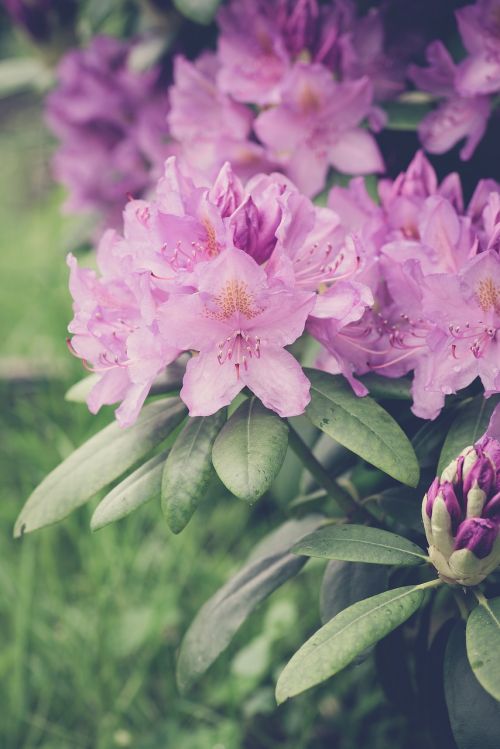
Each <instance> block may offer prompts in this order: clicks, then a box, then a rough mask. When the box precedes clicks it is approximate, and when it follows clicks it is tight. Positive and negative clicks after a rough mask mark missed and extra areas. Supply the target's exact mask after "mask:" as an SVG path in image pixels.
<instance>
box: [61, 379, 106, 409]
mask: <svg viewBox="0 0 500 749" xmlns="http://www.w3.org/2000/svg"><path fill="white" fill-rule="evenodd" d="M100 379H101V378H100V376H99V375H98V374H91V375H87V377H84V378H83V380H78V382H75V384H74V385H72V386H71V387H70V389H69V390H68V391H67V392H66V393H65V395H64V399H65V400H67V401H70V402H71V403H85V401H86V400H87V398H88V395H89V393H90V391H91V390H92V388H93V387H94V385H97V383H98V382H99V380H100Z"/></svg>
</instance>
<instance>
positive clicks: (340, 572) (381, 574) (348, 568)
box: [320, 560, 388, 624]
mask: <svg viewBox="0 0 500 749" xmlns="http://www.w3.org/2000/svg"><path fill="white" fill-rule="evenodd" d="M387 579H388V569H387V567H385V566H382V565H378V564H362V563H358V562H340V561H338V560H334V561H332V562H328V564H327V566H326V569H325V574H324V575H323V580H322V582H321V593H320V611H321V621H322V622H323V624H326V622H329V621H330V619H333V617H334V616H337V614H340V612H341V611H343V610H344V609H347V608H349V606H352V604H353V603H357V602H358V601H362V600H363V599H364V598H369V597H370V596H374V595H376V594H377V593H382V591H384V590H386V588H387Z"/></svg>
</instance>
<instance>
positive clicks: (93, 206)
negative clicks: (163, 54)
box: [46, 36, 171, 226]
mask: <svg viewBox="0 0 500 749" xmlns="http://www.w3.org/2000/svg"><path fill="white" fill-rule="evenodd" d="M132 49H133V46H132V45H131V44H129V43H127V42H123V41H120V40H118V39H115V38H112V37H105V36H98V37H95V38H94V39H93V40H92V42H91V44H90V46H89V47H88V48H87V49H84V50H73V51H71V52H68V53H67V54H66V55H65V56H64V57H63V59H62V61H61V63H60V64H59V67H58V71H57V73H58V86H57V88H56V89H55V90H54V91H53V93H52V94H50V96H49V97H48V99H47V110H46V119H47V122H48V124H49V126H50V128H51V129H52V130H53V132H54V133H55V134H56V135H57V136H58V138H59V139H60V141H61V145H60V147H59V149H58V151H57V152H56V155H55V158H54V172H55V176H56V178H57V179H58V180H59V181H60V182H62V184H64V185H65V186H66V188H67V189H68V192H69V197H68V201H67V203H66V207H67V208H68V210H71V211H74V212H81V211H83V212H85V211H94V212H97V213H98V214H100V215H101V216H102V217H103V219H104V223H105V225H107V226H116V225H118V224H119V221H120V215H121V210H122V208H123V205H124V203H125V202H126V200H127V195H133V196H134V197H141V196H143V195H144V194H145V192H146V190H147V189H149V188H150V187H151V186H152V185H153V184H154V182H155V180H156V179H157V178H158V177H159V175H160V173H161V165H162V164H163V162H164V160H165V158H166V157H167V155H169V153H170V152H171V146H170V145H169V144H168V143H167V140H168V130H167V126H166V122H165V117H166V114H167V98H166V95H165V93H164V92H163V91H162V90H161V87H160V82H159V74H160V71H159V69H158V68H154V69H151V70H149V71H146V72H142V73H139V72H135V71H134V70H132V69H131V67H130V63H129V60H130V53H131V51H132Z"/></svg>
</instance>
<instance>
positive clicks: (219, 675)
mask: <svg viewBox="0 0 500 749" xmlns="http://www.w3.org/2000/svg"><path fill="white" fill-rule="evenodd" d="M69 4H71V3H69ZM153 5H154V4H153ZM401 5H403V3H401ZM404 5H405V6H406V5H407V4H406V3H404ZM415 5H418V4H417V3H416V4H415ZM429 5H430V4H429ZM438 5H439V3H438ZM444 5H447V4H446V3H443V6H444ZM448 5H449V4H448ZM455 5H457V4H455ZM150 9H151V8H150ZM447 12H448V16H447V17H448V19H449V18H450V17H451V16H450V7H448V8H447ZM436 13H437V11H436ZM138 14H139V10H138V4H137V3H134V2H128V1H126V0H120V1H119V0H115V2H110V0H95V1H94V2H87V3H85V12H84V13H81V14H80V15H81V18H82V19H83V21H82V22H83V24H84V30H85V29H86V32H85V33H87V35H89V34H91V33H94V32H95V31H96V30H97V31H99V32H102V33H110V34H114V35H118V36H120V35H122V34H125V33H127V29H128V28H129V27H130V28H132V27H133V25H134V24H136V23H137V19H138ZM445 21H446V19H445ZM445 21H443V23H444V22H445ZM437 22H438V20H437V16H436V23H437ZM180 23H182V24H184V25H183V29H182V32H181V33H182V34H184V37H185V45H186V47H187V48H188V51H189V50H190V51H191V52H192V54H194V53H195V52H196V50H197V49H199V47H200V45H202V44H203V43H207V40H208V43H210V40H211V39H212V38H213V36H214V31H213V28H212V27H211V26H199V25H198V24H196V23H194V22H186V21H182V22H180ZM85 24H87V26H85ZM32 42H33V39H30V37H29V34H27V33H23V30H22V29H19V28H18V27H14V25H13V24H12V22H11V19H10V17H9V16H8V14H7V12H6V11H5V9H4V8H1V9H0V57H1V58H2V59H1V64H0V196H1V197H0V279H1V293H0V442H1V451H0V487H1V490H0V498H1V501H0V532H1V536H2V537H1V542H0V548H1V551H0V554H1V563H0V640H1V642H2V643H3V647H2V648H1V651H0V704H1V705H2V708H1V710H0V747H2V749H34V748H35V747H40V748H43V749H70V748H71V749H113V748H114V747H133V749H163V748H164V747H168V749H268V748H269V749H273V748H274V747H287V749H326V748H327V747H328V749H330V748H333V747H335V748H338V749H355V748H356V749H357V748H358V747H362V746H363V747H369V749H390V748H391V747H394V748H401V747H405V748H406V747H408V749H411V747H413V746H416V739H415V738H414V736H415V731H414V730H413V729H414V726H412V717H411V716H408V715H407V716H403V715H402V714H400V713H399V712H398V710H397V708H395V707H394V705H391V704H390V703H389V701H388V699H387V698H386V696H385V695H384V693H383V691H382V689H381V687H379V686H377V681H376V673H375V669H376V665H375V661H374V660H373V659H368V660H366V661H364V662H363V663H361V664H359V665H358V666H356V667H354V668H351V669H349V670H348V671H346V672H344V673H343V674H341V675H340V676H339V677H337V678H336V679H335V680H334V681H333V682H330V683H327V685H325V686H323V687H321V688H319V689H315V690H313V692H311V693H309V694H306V695H304V696H303V697H301V698H299V699H296V700H294V701H292V702H291V703H287V704H285V705H283V706H282V707H280V708H279V709H277V708H276V706H275V701H274V683H275V678H276V674H277V672H279V670H280V669H281V667H282V665H283V664H284V663H285V662H286V660H287V659H288V657H289V656H290V654H291V653H292V652H293V650H294V649H296V648H297V647H298V646H299V645H300V644H301V642H303V640H304V639H305V637H306V636H307V635H308V634H309V633H310V632H312V631H313V630H314V629H315V628H316V627H317V625H318V620H319V614H318V590H319V584H320V579H321V573H322V571H323V568H324V565H323V564H322V563H321V562H319V561H318V563H317V564H316V563H314V562H312V563H311V564H309V565H307V567H306V568H305V569H304V570H303V572H302V573H301V574H300V575H299V576H298V577H297V578H296V579H295V580H293V581H292V582H290V583H288V584H287V585H286V586H285V587H284V588H283V589H282V590H281V591H280V592H279V593H278V594H277V595H275V596H273V598H272V600H271V601H270V602H269V603H268V604H266V605H264V606H263V607H262V608H261V609H260V610H259V611H258V612H257V613H256V614H255V615H254V616H253V617H252V618H251V619H250V621H249V622H248V623H247V624H245V626H244V627H243V628H242V630H241V632H240V633H239V634H238V636H237V637H236V639H235V642H234V643H233V644H232V645H231V647H230V649H229V650H228V651H227V653H226V654H224V655H223V656H222V657H221V658H220V659H219V661H218V663H217V664H216V666H215V667H214V668H213V669H212V670H211V671H210V672H209V673H208V674H207V675H206V676H205V678H204V679H203V680H202V682H201V684H200V685H199V686H198V687H197V688H195V689H194V690H193V691H192V692H191V693H189V694H188V695H187V696H181V695H179V693H178V691H177V688H176V685H175V657H176V651H177V649H178V646H179V643H180V640H181V638H182V635H183V633H184V632H185V631H186V629H187V627H188V625H189V623H190V621H191V620H192V618H193V616H194V614H195V612H196V611H197V610H198V609H199V608H200V606H201V605H202V604H203V603H204V601H206V600H207V598H209V597H210V596H211V595H212V594H213V593H214V592H215V591H216V590H217V589H218V588H219V587H220V585H221V584H222V583H223V582H224V581H225V580H226V579H227V578H228V576H229V575H230V574H231V573H232V572H234V571H235V570H236V569H238V567H239V565H240V564H241V562H242V560H244V559H245V557H246V556H247V554H248V553H249V552H250V551H251V549H252V547H253V545H254V544H255V543H256V541H257V540H258V539H260V538H262V535H263V534H264V533H265V531H266V529H267V528H272V527H273V526H275V525H276V524H277V523H278V522H279V520H280V519H281V518H282V512H281V511H280V509H279V507H278V506H277V503H273V504H271V502H268V503H267V504H266V502H265V501H264V502H262V503H260V504H259V505H258V506H257V507H256V508H254V509H253V510H252V511H251V512H250V510H249V509H248V508H247V506H246V505H245V504H244V503H242V502H238V501H237V500H234V499H233V500H230V499H227V498H224V499H222V500H221V501H220V502H219V503H215V501H213V502H212V501H211V502H209V503H205V505H204V506H203V507H202V509H201V511H200V512H198V513H197V515H196V516H195V517H194V519H193V521H192V522H191V523H190V525H189V527H188V528H187V530H186V531H185V532H184V533H183V534H182V535H180V536H178V537H177V536H174V535H173V534H172V533H170V532H169V530H168V529H167V527H166V525H165V523H164V521H163V518H162V516H161V512H160V508H159V505H155V504H151V503H150V504H148V505H146V506H145V507H144V508H143V509H142V510H141V512H139V513H137V514H134V515H132V516H131V517H129V518H127V519H125V520H123V521H121V522H120V523H118V524H116V525H112V526H109V527H107V528H105V529H103V530H101V531H99V532H98V533H96V534H92V533H91V532H90V530H89V525H88V521H89V518H90V516H91V514H92V509H93V506H95V503H94V505H92V506H88V507H83V508H82V509H80V510H79V511H78V512H76V513H75V514H73V515H72V516H71V517H70V518H68V519H66V520H65V521H64V522H63V523H61V524H60V525H58V526H55V527H53V528H48V529H44V530H42V531H40V532H38V533H36V534H34V535H33V536H27V537H26V538H24V539H23V540H22V541H14V540H13V539H12V527H13V524H14V520H15V518H16V516H17V514H18V512H19V510H20V508H21V506H22V504H23V502H24V501H25V499H26V497H27V496H28V495H29V494H30V492H31V491H32V489H33V488H34V487H35V485H36V484H37V483H39V482H40V480H41V479H42V478H43V477H44V476H45V475H46V474H47V472H48V471H50V470H51V469H52V468H53V467H54V466H55V465H56V464H57V463H59V462H60V461H61V459H63V458H64V457H65V456H67V455H68V454H69V453H70V452H71V451H72V450H73V449H74V448H75V447H76V446H77V445H79V444H81V443H82V442H83V441H84V440H85V439H86V438H88V437H89V436H90V435H91V434H93V433H94V432H96V431H97V430H98V428H100V427H102V426H103V425H104V424H106V423H108V422H109V421H110V420H111V419H112V411H111V409H107V410H106V409H105V410H104V412H103V413H101V414H99V416H98V417H95V416H92V415H90V414H89V413H88V411H87V408H86V406H85V405H82V404H75V403H69V402H68V401H66V400H65V399H64V395H65V393H66V391H67V390H68V388H69V387H70V386H71V385H72V384H73V383H74V382H76V381H77V380H79V379H81V377H82V376H83V372H82V368H81V364H80V362H79V361H77V360H76V359H74V358H73V357H71V356H70V355H69V354H68V351H67V348H66V344H65V338H66V335H67V332H66V328H67V324H68V321H69V320H70V318H71V303H70V297H69V293H68V290H67V275H68V274H67V267H66V264H65V255H66V253H67V252H68V250H72V251H77V252H80V253H85V252H86V251H87V250H86V247H85V237H86V236H87V234H86V232H87V233H88V226H84V225H82V222H81V219H76V218H74V217H70V216H67V215H63V214H61V211H60V207H61V203H62V200H63V198H64V195H63V191H62V189H61V188H59V187H58V186H56V185H55V183H54V182H53V180H52V178H51V168H50V161H51V154H52V151H53V148H54V142H53V140H52V138H51V136H50V135H49V133H48V131H47V130H46V128H45V126H44V124H43V100H44V95H45V93H46V91H47V90H48V89H49V88H50V85H51V75H52V74H51V72H50V67H49V65H48V62H49V61H50V60H53V59H54V58H55V57H57V55H58V53H59V51H60V50H58V49H57V48H56V47H55V46H50V45H49V46H47V45H45V44H41V45H38V46H37V47H35V46H34V45H33V43H32ZM67 42H68V38H67V39H66V40H65V43H67ZM380 142H381V145H382V148H383V150H384V156H385V157H386V160H387V163H388V165H389V168H390V170H391V172H392V173H393V174H396V173H397V172H398V171H399V170H400V169H402V168H404V167H405V166H406V164H407V162H408V160H409V158H410V157H411V155H412V154H413V152H414V151H415V149H416V148H417V139H416V136H415V134H414V133H406V132H405V133H398V134H395V133H391V134H387V133H384V134H382V136H381V138H380ZM498 150H499V145H498V138H495V137H494V134H493V133H492V134H491V135H490V134H489V135H488V137H487V138H485V139H484V140H483V142H482V144H481V146H480V147H479V148H478V150H477V153H476V155H475V157H474V159H473V160H472V161H471V162H468V164H467V165H466V167H465V169H462V174H463V176H464V178H465V181H466V187H467V180H468V178H469V177H468V175H477V174H478V173H480V174H481V176H484V177H486V176H492V177H493V176H496V177H497V178H498V176H499V165H500V158H499V156H500V155H499V153H498ZM434 163H435V164H436V165H437V167H438V169H439V170H440V171H441V172H442V173H444V172H447V171H449V170H450V169H451V168H453V167H456V166H460V162H459V161H458V159H457V154H456V153H455V151H453V152H451V153H450V154H448V155H446V156H445V157H440V158H438V159H435V160H434Z"/></svg>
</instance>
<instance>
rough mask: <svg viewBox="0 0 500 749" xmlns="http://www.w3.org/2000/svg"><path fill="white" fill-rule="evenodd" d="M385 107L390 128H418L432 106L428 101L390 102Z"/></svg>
mask: <svg viewBox="0 0 500 749" xmlns="http://www.w3.org/2000/svg"><path fill="white" fill-rule="evenodd" d="M384 109H385V111H386V113H387V123H386V125H385V127H386V129H388V130H410V131H413V130H417V129H418V126H419V125H420V123H421V122H422V120H423V118H424V117H425V116H426V115H427V114H429V112H430V111H431V110H432V107H431V105H430V104H429V103H427V102H414V103H406V102H398V101H394V102H389V103H387V104H385V106H384Z"/></svg>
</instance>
